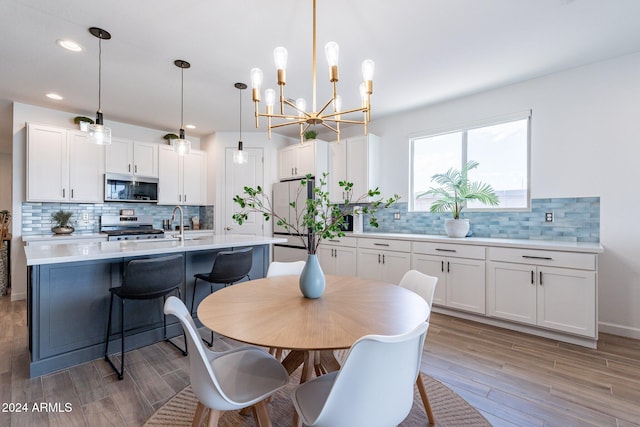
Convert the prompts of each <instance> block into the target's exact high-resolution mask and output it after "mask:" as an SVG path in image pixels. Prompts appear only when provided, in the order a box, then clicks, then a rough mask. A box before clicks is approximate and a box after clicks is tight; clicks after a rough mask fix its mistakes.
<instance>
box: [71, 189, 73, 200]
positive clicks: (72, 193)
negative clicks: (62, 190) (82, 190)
mask: <svg viewBox="0 0 640 427" xmlns="http://www.w3.org/2000/svg"><path fill="white" fill-rule="evenodd" d="M71 198H72V199H73V188H72V189H71Z"/></svg>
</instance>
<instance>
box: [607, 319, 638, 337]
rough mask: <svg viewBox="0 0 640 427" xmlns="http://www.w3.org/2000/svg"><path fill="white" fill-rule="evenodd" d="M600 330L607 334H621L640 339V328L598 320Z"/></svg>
mask: <svg viewBox="0 0 640 427" xmlns="http://www.w3.org/2000/svg"><path fill="white" fill-rule="evenodd" d="M598 330H599V331H600V332H604V333H605V334H611V335H620V336H622V337H627V338H635V339H637V340H640V329H639V328H632V327H630V326H623V325H616V324H614V323H607V322H598Z"/></svg>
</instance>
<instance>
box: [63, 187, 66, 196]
mask: <svg viewBox="0 0 640 427" xmlns="http://www.w3.org/2000/svg"><path fill="white" fill-rule="evenodd" d="M65 194H66V193H65V191H64V188H63V189H62V197H65Z"/></svg>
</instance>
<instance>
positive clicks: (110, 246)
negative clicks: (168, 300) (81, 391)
mask: <svg viewBox="0 0 640 427" xmlns="http://www.w3.org/2000/svg"><path fill="white" fill-rule="evenodd" d="M282 241H284V239H273V238H268V237H254V236H237V235H236V236H212V237H208V238H199V239H194V240H187V241H185V242H178V241H159V242H158V241H153V242H99V243H87V244H82V243H74V244H58V245H42V246H27V247H25V253H26V257H27V265H28V267H29V270H28V271H29V272H28V274H29V286H28V296H27V299H28V323H29V325H28V326H29V351H30V352H31V364H30V370H29V374H30V377H32V378H33V377H37V376H40V375H43V374H47V373H50V372H54V371H57V370H60V369H65V368H68V367H70V366H74V365H77V364H80V363H84V362H88V361H91V360H95V359H100V358H103V355H104V348H105V334H106V330H107V319H108V315H109V313H108V311H109V297H110V292H109V288H111V287H117V286H120V284H121V278H122V273H123V270H124V266H125V265H126V263H127V262H128V261H129V260H131V259H135V258H151V257H159V256H163V255H168V254H180V255H181V256H182V258H183V262H184V276H185V277H184V281H183V283H182V286H181V289H180V292H181V294H182V299H183V301H186V302H187V303H186V304H187V307H188V308H190V309H191V307H190V303H191V295H192V293H193V290H194V287H193V285H194V280H193V279H194V277H193V276H194V274H196V273H204V272H208V271H210V270H211V267H212V265H213V259H214V258H215V256H216V254H217V253H218V252H219V251H222V250H233V249H236V248H244V247H253V248H254V250H253V267H252V269H251V272H250V277H251V278H252V279H256V278H261V277H264V275H265V273H266V271H267V268H268V265H269V260H270V245H271V244H273V243H279V242H282ZM215 286H216V285H214V290H215V289H216V287H215ZM219 287H221V286H219ZM219 287H218V288H219ZM209 289H210V288H209V286H208V285H206V286H205V285H201V286H198V288H197V289H196V296H195V300H196V303H195V305H196V307H197V305H198V303H199V302H200V301H201V300H202V299H203V298H205V297H206V296H207V295H209ZM126 304H127V317H126V318H125V334H126V337H127V339H126V348H125V351H129V350H132V349H135V348H139V347H143V346H146V345H149V344H152V343H154V342H157V341H160V340H162V339H163V328H162V325H163V322H162V321H163V316H162V309H163V307H162V298H158V299H156V300H146V301H145V300H140V301H127V302H126ZM119 310H120V307H119V305H117V304H115V305H114V312H113V316H114V317H113V321H114V322H113V326H112V331H119V330H120V324H119V323H118V322H119V315H120V313H119ZM195 316H196V313H195V310H194V317H195ZM181 334H182V329H181V327H180V325H179V323H178V322H177V321H176V319H172V318H170V317H169V318H167V335H168V336H169V337H175V336H177V335H181ZM109 348H110V349H114V350H113V351H114V352H117V351H118V350H117V349H119V348H120V338H119V333H117V334H114V335H112V341H111V344H110V346H109ZM178 356H181V354H180V353H179V352H178V351H176V357H178Z"/></svg>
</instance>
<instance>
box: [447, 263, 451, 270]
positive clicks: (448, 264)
mask: <svg viewBox="0 0 640 427" xmlns="http://www.w3.org/2000/svg"><path fill="white" fill-rule="evenodd" d="M450 265H451V263H450V262H449V261H447V273H448V272H449V267H450Z"/></svg>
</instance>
